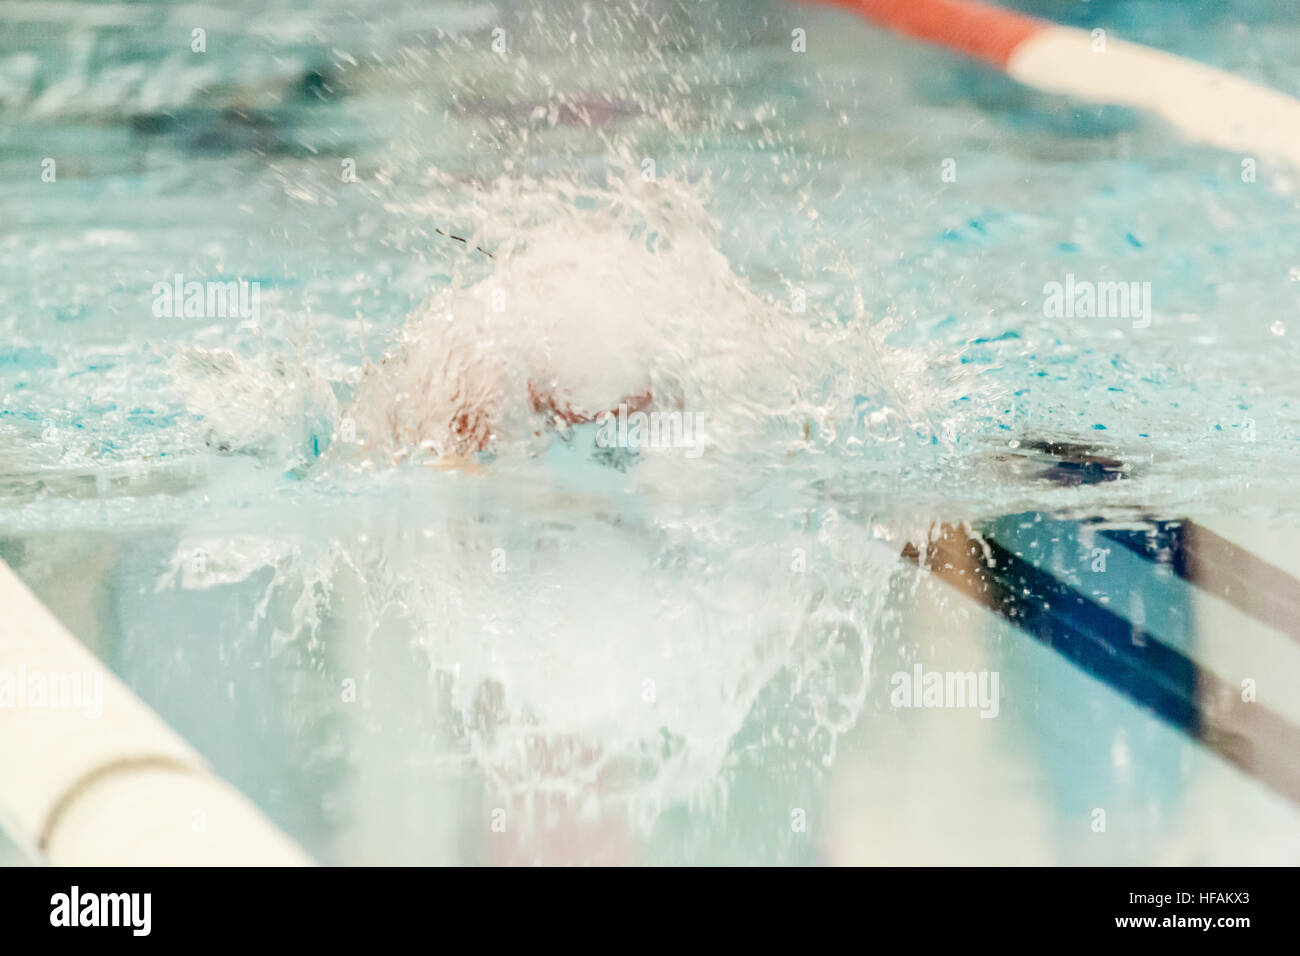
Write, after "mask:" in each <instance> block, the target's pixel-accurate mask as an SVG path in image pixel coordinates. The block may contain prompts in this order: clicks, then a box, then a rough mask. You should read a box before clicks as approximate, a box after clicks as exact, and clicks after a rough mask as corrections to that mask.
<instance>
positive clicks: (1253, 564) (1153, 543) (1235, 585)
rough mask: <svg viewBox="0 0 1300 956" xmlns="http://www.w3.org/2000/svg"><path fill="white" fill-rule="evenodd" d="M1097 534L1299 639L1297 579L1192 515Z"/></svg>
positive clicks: (1299, 618)
mask: <svg viewBox="0 0 1300 956" xmlns="http://www.w3.org/2000/svg"><path fill="white" fill-rule="evenodd" d="M1102 534H1103V535H1105V536H1106V537H1107V538H1110V539H1111V540H1112V541H1115V542H1117V543H1119V544H1122V545H1123V546H1124V547H1125V548H1127V549H1129V550H1130V551H1132V552H1133V553H1134V554H1137V555H1140V556H1141V557H1143V558H1146V559H1147V560H1148V561H1151V562H1153V563H1155V564H1159V565H1164V566H1166V567H1168V568H1170V569H1171V570H1172V572H1173V573H1174V574H1176V575H1177V576H1178V577H1180V578H1182V579H1183V580H1184V581H1186V582H1188V583H1189V584H1192V585H1195V586H1196V587H1198V588H1200V589H1201V590H1203V591H1205V592H1206V593H1208V594H1212V595H1214V596H1215V597H1217V598H1221V599H1222V600H1224V601H1227V602H1228V603H1229V604H1231V605H1232V606H1233V607H1235V608H1236V609H1237V610H1239V611H1241V612H1242V613H1243V614H1249V615H1250V616H1251V617H1253V618H1254V619H1255V620H1257V621H1260V622H1262V623H1264V624H1267V625H1268V626H1269V627H1272V628H1276V629H1277V630H1279V631H1281V632H1282V633H1283V634H1286V635H1287V636H1288V637H1290V638H1291V639H1292V640H1294V641H1297V642H1300V581H1297V580H1296V579H1295V578H1294V577H1292V576H1291V575H1290V574H1287V573H1286V572H1285V571H1283V570H1282V569H1281V568H1278V567H1275V566H1274V565H1271V564H1269V563H1268V562H1267V561H1264V560H1263V559H1262V558H1259V557H1258V556H1256V555H1254V554H1252V553H1251V552H1250V551H1248V550H1247V549H1245V548H1243V547H1241V546H1240V545H1237V544H1234V543H1233V542H1231V541H1229V540H1228V539H1226V538H1223V537H1221V536H1220V535H1217V534H1215V533H1214V532H1213V531H1210V530H1209V529H1208V528H1205V527H1203V526H1202V525H1199V524H1197V523H1196V522H1194V521H1157V522H1153V523H1152V527H1151V530H1150V531H1143V530H1137V531H1135V530H1116V529H1110V530H1106V531H1103V532H1102Z"/></svg>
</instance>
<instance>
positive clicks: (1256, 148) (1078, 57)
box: [810, 0, 1300, 168]
mask: <svg viewBox="0 0 1300 956" xmlns="http://www.w3.org/2000/svg"><path fill="white" fill-rule="evenodd" d="M810 2H816V3H823V4H829V5H831V6H839V7H843V8H845V9H848V10H851V11H853V12H854V13H857V14H859V15H861V16H863V17H865V18H866V19H868V20H870V21H872V22H874V23H876V24H878V25H880V26H882V27H887V28H889V29H892V30H896V31H898V32H899V33H903V34H906V35H908V36H911V37H915V38H916V39H919V40H924V41H926V42H929V43H933V44H936V45H938V46H941V47H946V48H947V49H950V50H952V51H953V52H955V53H960V54H964V55H966V56H970V57H973V58H975V59H979V60H984V61H985V62H987V63H990V64H992V65H993V66H995V67H997V68H999V69H1001V70H1003V71H1004V72H1006V73H1007V74H1008V75H1009V76H1011V77H1013V78H1014V79H1016V80H1018V81H1019V82H1021V83H1023V84H1025V85H1026V86H1031V87H1034V88H1036V89H1040V90H1044V91H1047V92H1049V93H1057V94H1062V95H1066V96H1071V97H1074V98H1076V99H1079V100H1083V101H1086V102H1089V103H1103V104H1113V105H1117V106H1128V107H1133V108H1135V109H1142V110H1147V111H1150V112H1152V113H1155V114H1157V115H1159V116H1161V117H1163V118H1164V119H1165V120H1166V121H1167V122H1168V123H1170V124H1171V125H1173V126H1174V127H1176V128H1177V129H1178V130H1179V131H1180V132H1181V133H1182V134H1183V135H1184V136H1186V137H1187V138H1188V139H1191V140H1194V141H1196V142H1201V143H1209V144H1211V145H1213V146H1218V147H1220V148H1223V149H1227V150H1232V151H1234V152H1239V153H1242V154H1243V155H1244V156H1250V157H1252V158H1253V157H1257V156H1268V157H1275V158H1278V159H1282V160H1285V161H1288V162H1290V163H1291V164H1293V165H1294V166H1296V167H1297V168H1300V100H1296V99H1294V98H1292V97H1290V96H1287V95H1285V94H1283V93H1280V92H1278V91H1277V90H1274V89H1270V88H1269V87H1266V86H1261V85H1260V84H1258V83H1252V82H1250V81H1249V80H1244V79H1242V78H1241V77H1239V76H1236V75H1234V74H1232V73H1228V72H1226V71H1224V70H1219V69H1216V68H1214V67H1211V66H1207V65H1205V64H1204V63H1198V62H1197V61H1195V60H1189V59H1187V58H1185V57H1181V56H1175V55H1174V54H1171V53H1166V52H1164V51H1162V50H1156V49H1153V48H1151V47H1147V46H1142V45H1141V44H1137V43H1126V42H1124V41H1123V40H1117V39H1114V38H1112V37H1110V36H1095V35H1094V34H1093V33H1091V32H1089V31H1087V30H1081V29H1077V28H1075V27H1064V26H1060V25H1058V24H1055V23H1051V22H1048V21H1046V20H1039V19H1035V18H1033V17H1027V16H1025V15H1023V14H1020V13H1013V12H1011V11H1009V10H1003V9H1001V8H999V7H995V6H991V5H989V4H985V3H977V2H975V0H810Z"/></svg>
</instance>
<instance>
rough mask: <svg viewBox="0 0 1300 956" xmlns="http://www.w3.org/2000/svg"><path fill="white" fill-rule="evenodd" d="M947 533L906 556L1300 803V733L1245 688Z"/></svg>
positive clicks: (1018, 562)
mask: <svg viewBox="0 0 1300 956" xmlns="http://www.w3.org/2000/svg"><path fill="white" fill-rule="evenodd" d="M943 532H944V533H943V534H942V536H940V537H939V538H937V539H935V540H933V541H931V542H930V543H929V545H928V546H927V548H926V553H925V554H924V555H921V554H920V553H919V552H918V550H917V549H916V548H914V547H912V546H910V545H909V546H908V547H907V548H906V549H905V550H904V552H903V554H904V557H907V558H908V559H910V560H912V561H914V562H916V563H917V564H920V565H923V566H924V567H926V568H928V569H929V570H930V571H932V572H933V573H935V574H937V575H938V576H939V577H940V578H941V579H943V580H944V581H946V582H947V583H949V584H951V585H953V586H954V587H956V588H957V589H958V590H959V591H961V592H962V593H964V594H966V595H967V596H968V597H970V598H972V599H973V600H975V601H977V602H979V603H980V604H983V605H984V606H985V607H987V608H988V609H989V610H992V611H993V612H995V613H997V614H999V615H1001V616H1002V617H1004V618H1006V619H1007V620H1009V621H1011V622H1012V623H1014V624H1015V625H1016V626H1017V627H1018V628H1019V629H1020V630H1021V631H1023V632H1024V633H1025V634H1027V635H1029V636H1030V637H1032V638H1034V639H1035V640H1036V641H1038V642H1040V643H1042V644H1044V645H1046V646H1047V647H1050V648H1051V649H1052V650H1054V651H1056V652H1057V653H1058V654H1060V655H1061V656H1062V657H1064V658H1065V659H1066V660H1068V661H1070V662H1071V663H1072V664H1074V665H1075V666H1076V667H1078V668H1079V669H1080V670H1082V671H1084V672H1085V673H1087V674H1089V675H1090V676H1092V677H1094V678H1096V679H1098V680H1101V681H1103V682H1105V683H1106V684H1107V685H1109V686H1110V687H1111V688H1113V689H1114V690H1115V691H1117V692H1119V693H1121V694H1123V695H1124V696H1126V697H1128V698H1129V699H1130V700H1132V701H1134V702H1135V703H1137V704H1139V705H1140V706H1142V707H1145V708H1148V709H1149V710H1150V711H1151V712H1152V713H1154V714H1155V715H1156V716H1158V717H1160V718H1161V719H1162V720H1164V721H1165V722H1167V723H1168V724H1170V725H1171V726H1173V727H1175V728H1177V729H1178V730H1181V731H1182V732H1183V733H1185V734H1187V736H1188V737H1190V738H1191V739H1193V740H1196V741H1198V742H1199V743H1201V744H1203V745H1204V746H1206V747H1207V748H1208V749H1210V750H1212V751H1213V752H1215V753H1216V754H1218V755H1219V756H1220V757H1222V758H1223V759H1225V760H1227V761H1229V762H1230V763H1232V764H1234V765H1235V766H1237V767H1238V768H1239V769H1241V770H1243V771H1245V772H1246V773H1248V774H1250V775H1251V776H1253V777H1255V778H1256V779H1258V780H1260V781H1261V782H1262V783H1264V784H1266V785H1267V786H1269V787H1270V788H1272V789H1273V790H1275V791H1276V792H1278V793H1280V794H1281V795H1283V796H1285V797H1286V798H1287V799H1289V800H1291V801H1292V802H1294V803H1297V804H1300V728H1297V727H1296V726H1295V725H1294V724H1292V723H1290V722H1289V721H1287V720H1286V719H1285V718H1283V717H1281V716H1280V715H1278V714H1277V713H1275V712H1274V711H1271V710H1269V709H1268V708H1267V707H1265V706H1264V705H1263V704H1260V703H1258V702H1250V703H1247V702H1244V701H1242V699H1241V694H1240V692H1239V690H1238V688H1236V687H1235V686H1233V685H1232V684H1229V683H1227V682H1226V681H1224V680H1222V679H1221V678H1220V677H1218V676H1217V675H1215V674H1214V673H1212V672H1210V671H1209V670H1206V669H1204V668H1202V667H1201V666H1200V665H1198V664H1197V663H1196V662H1195V661H1193V660H1192V659H1191V658H1189V657H1188V656H1187V655H1186V654H1184V653H1183V652H1182V651H1180V650H1178V649H1177V648H1175V647H1171V646H1170V645H1169V644H1167V643H1165V642H1164V641H1163V640H1162V639H1161V638H1160V637H1158V636H1157V635H1156V634H1154V633H1152V632H1150V631H1148V630H1146V629H1145V628H1143V627H1140V626H1138V625H1137V624H1135V623H1133V622H1131V621H1129V620H1127V619H1125V618H1124V617H1123V616H1121V615H1120V614H1118V613H1115V612H1114V611H1112V610H1109V609H1107V608H1105V607H1102V606H1101V605H1100V604H1097V603H1095V602H1093V601H1091V600H1089V599H1088V598H1086V597H1085V596H1084V595H1082V594H1080V593H1079V592H1078V591H1076V590H1075V589H1074V588H1073V587H1071V586H1069V585H1068V584H1065V583H1063V582H1062V581H1060V580H1059V579H1058V578H1056V577H1055V576H1054V575H1053V574H1052V573H1050V572H1048V571H1046V570H1044V569H1042V568H1040V567H1037V566H1035V565H1034V564H1032V563H1031V562H1029V561H1027V560H1025V559H1024V558H1022V557H1020V556H1019V555H1017V554H1015V553H1014V552H1012V551H1011V550H1009V549H1008V548H1006V547H1004V546H1003V545H1002V544H1000V543H999V542H998V541H997V540H996V539H995V538H991V537H983V538H979V537H976V536H973V535H970V534H968V533H967V532H966V531H964V530H962V529H960V528H954V527H950V526H948V527H945V528H944V529H943ZM1141 586H1142V582H1141V581H1135V582H1134V587H1135V588H1138V587H1141Z"/></svg>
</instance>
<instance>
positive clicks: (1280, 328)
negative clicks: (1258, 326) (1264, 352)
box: [1268, 319, 1286, 335]
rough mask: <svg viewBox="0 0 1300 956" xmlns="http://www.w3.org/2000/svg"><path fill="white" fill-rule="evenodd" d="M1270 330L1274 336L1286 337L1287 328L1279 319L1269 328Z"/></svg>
mask: <svg viewBox="0 0 1300 956" xmlns="http://www.w3.org/2000/svg"><path fill="white" fill-rule="evenodd" d="M1268 330H1269V331H1270V332H1272V333H1273V334H1274V335H1286V326H1285V325H1283V324H1282V321H1281V320H1280V319H1279V320H1277V321H1276V322H1274V323H1273V324H1272V325H1270V326H1269V327H1268Z"/></svg>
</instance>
